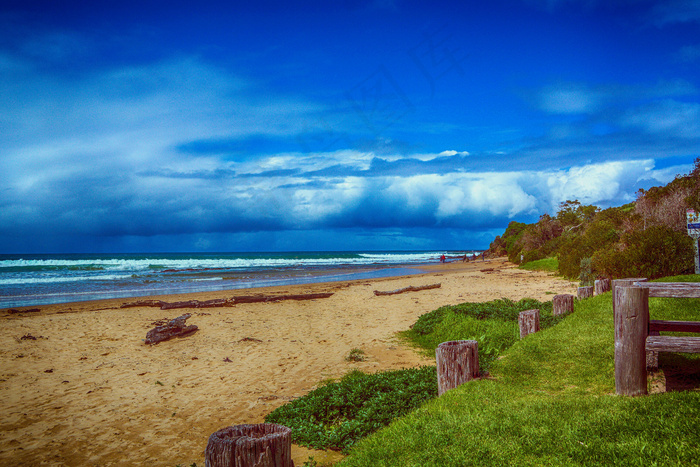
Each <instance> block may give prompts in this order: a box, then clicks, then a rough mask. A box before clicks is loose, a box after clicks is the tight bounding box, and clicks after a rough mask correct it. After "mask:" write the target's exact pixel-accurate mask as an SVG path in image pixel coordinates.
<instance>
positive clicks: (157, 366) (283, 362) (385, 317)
mask: <svg viewBox="0 0 700 467" xmlns="http://www.w3.org/2000/svg"><path fill="white" fill-rule="evenodd" d="M424 269H425V271H426V272H425V273H424V274H420V275H412V276H403V277H394V278H383V279H370V280H360V281H351V282H333V283H321V284H305V285H294V286H280V287H271V288H264V289H249V290H233V291H220V292H203V293H194V294H187V295H171V296H159V297H142V298H157V299H160V300H164V301H169V302H170V301H180V300H191V299H198V300H209V299H214V298H231V297H235V296H240V295H254V294H268V295H274V294H306V293H319V292H333V295H332V296H331V297H330V298H324V299H316V300H303V301H294V300H286V301H279V302H269V303H250V304H239V305H235V306H233V307H226V308H201V309H177V310H160V309H159V308H152V307H136V308H124V309H122V308H120V306H121V305H122V304H123V303H127V302H133V301H136V300H137V299H114V300H100V301H92V302H80V303H68V304H60V305H48V306H43V307H39V308H40V309H41V311H39V312H34V313H13V314H9V313H8V312H7V311H0V320H2V330H1V331H0V464H2V465H71V466H87V465H100V466H116V465H119V466H124V465H156V466H157V465H163V466H175V465H177V464H181V465H187V466H189V465H191V464H192V463H197V465H200V466H203V465H204V448H205V447H206V443H207V439H208V437H209V435H210V434H211V433H213V432H214V431H217V430H219V429H221V428H224V427H226V426H230V425H236V424H241V423H260V422H262V421H263V418H264V417H265V415H266V414H268V413H269V412H270V411H272V410H273V409H275V408H276V407H278V406H280V405H282V404H284V403H285V402H287V401H289V400H292V399H294V398H296V397H299V396H302V395H304V394H306V393H307V392H309V391H310V390H312V389H313V388H314V387H316V386H317V385H318V383H319V382H320V381H322V380H325V379H328V378H338V377H340V376H342V375H343V374H345V373H347V372H348V371H350V370H352V369H354V368H357V369H360V370H363V371H367V372H373V371H379V370H387V369H400V368H409V367H415V366H419V365H421V364H434V361H433V360H432V359H429V358H425V357H422V356H420V355H419V354H417V353H416V352H415V351H414V350H413V349H411V348H408V347H406V346H404V345H402V344H401V343H399V342H398V341H397V339H396V337H395V335H396V333H397V332H398V331H403V330H406V329H408V328H409V326H410V325H412V324H413V323H414V322H415V321H416V319H417V318H418V317H419V316H420V315H421V314H423V313H426V312H428V311H431V310H434V309H436V308H438V307H440V306H442V305H448V304H457V303H461V302H480V301H487V300H493V299H496V298H501V297H507V298H511V299H514V300H518V299H521V298H524V297H531V298H536V299H539V300H551V298H552V294H556V293H571V294H575V293H576V284H575V283H571V282H568V281H565V280H562V279H561V278H557V277H554V276H552V275H551V274H548V273H544V272H531V271H521V270H518V269H517V268H515V267H514V266H513V265H512V264H510V263H508V262H507V261H505V259H493V260H488V261H486V262H482V261H477V262H471V263H462V262H454V263H448V264H436V265H431V266H428V267H425V268H424ZM434 283H441V287H440V288H435V289H429V290H423V291H417V292H408V293H402V294H398V295H388V296H375V295H374V293H373V291H374V290H381V291H391V290H396V289H400V288H403V287H407V286H421V285H428V284H434ZM140 299H141V298H140ZM184 313H192V317H191V318H190V319H189V320H188V321H187V324H195V325H197V326H198V327H199V331H198V332H196V333H195V334H193V335H190V336H188V337H182V338H175V339H172V340H169V341H166V342H162V343H160V344H157V345H152V346H149V345H145V344H144V342H143V340H144V339H145V337H146V333H147V332H148V330H149V329H152V328H153V327H154V325H155V324H154V323H155V322H156V321H158V320H163V319H172V318H175V317H177V316H180V315H182V314H184ZM353 348H359V349H362V350H363V351H364V352H365V354H366V356H367V360H366V361H364V362H349V361H347V360H346V359H345V357H347V356H348V354H349V353H350V350H351V349H353ZM293 455H294V461H295V464H296V465H302V464H303V462H304V461H306V460H307V459H308V457H309V455H313V456H314V458H315V459H316V460H317V461H319V462H323V461H324V460H326V459H329V460H333V459H337V458H338V455H337V454H336V453H322V452H312V451H309V450H306V449H304V448H300V447H294V449H293Z"/></svg>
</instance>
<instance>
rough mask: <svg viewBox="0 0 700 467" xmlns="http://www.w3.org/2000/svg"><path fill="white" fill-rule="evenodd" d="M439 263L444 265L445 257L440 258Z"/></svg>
mask: <svg viewBox="0 0 700 467" xmlns="http://www.w3.org/2000/svg"><path fill="white" fill-rule="evenodd" d="M440 262H441V263H444V262H445V255H442V256H440Z"/></svg>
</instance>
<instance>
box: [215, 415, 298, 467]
mask: <svg viewBox="0 0 700 467" xmlns="http://www.w3.org/2000/svg"><path fill="white" fill-rule="evenodd" d="M204 465H205V466H206V467H294V462H292V430H291V429H289V428H287V427H286V426H283V425H277V424H274V423H260V424H257V425H236V426H230V427H227V428H224V429H222V430H219V431H217V432H215V433H213V434H212V435H211V436H209V442H208V443H207V447H206V449H205V451H204Z"/></svg>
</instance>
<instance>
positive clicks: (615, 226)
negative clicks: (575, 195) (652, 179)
mask: <svg viewBox="0 0 700 467" xmlns="http://www.w3.org/2000/svg"><path fill="white" fill-rule="evenodd" d="M687 208H695V209H697V210H699V211H700V158H698V159H696V161H695V166H694V169H693V170H692V171H691V173H690V174H688V175H684V176H677V177H676V178H675V180H673V181H672V182H671V183H669V184H668V185H666V186H663V187H653V188H650V189H649V190H646V191H645V190H640V191H639V192H638V193H637V200H636V201H635V202H634V203H630V204H626V205H624V206H620V207H613V208H609V209H605V210H601V209H599V208H598V207H596V206H590V205H588V206H587V205H583V204H581V203H580V202H579V201H577V200H574V201H565V202H564V203H562V204H561V205H560V206H559V211H558V212H557V214H556V216H555V217H552V216H550V215H548V214H544V215H542V216H541V217H540V219H539V221H537V222H536V223H534V224H523V223H521V222H515V221H514V222H511V223H510V224H509V225H508V227H507V228H506V230H505V232H504V233H503V235H502V236H498V237H496V239H495V240H494V241H493V242H492V243H491V245H490V247H489V253H490V254H494V255H507V256H508V259H509V260H510V261H512V262H514V263H518V264H523V265H524V266H527V265H528V264H529V263H533V262H538V261H541V260H543V259H547V258H556V260H557V267H558V270H559V273H560V274H562V275H563V276H565V277H567V278H570V279H579V280H580V281H581V284H582V285H591V283H592V281H593V280H595V278H597V277H607V278H622V277H640V276H642V277H648V278H658V277H664V276H668V275H675V274H683V273H690V272H692V271H693V267H694V263H693V254H694V250H693V243H692V241H693V240H692V239H691V238H690V237H689V236H688V235H687V234H686V221H685V218H686V216H685V212H686V209H687ZM538 266H539V265H533V266H529V267H533V268H537V267H538Z"/></svg>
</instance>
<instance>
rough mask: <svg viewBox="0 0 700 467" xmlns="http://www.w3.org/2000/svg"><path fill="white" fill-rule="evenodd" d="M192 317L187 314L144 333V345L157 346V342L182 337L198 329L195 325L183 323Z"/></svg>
mask: <svg viewBox="0 0 700 467" xmlns="http://www.w3.org/2000/svg"><path fill="white" fill-rule="evenodd" d="M190 316H192V315H190V314H189V313H187V314H184V315H182V316H178V317H177V318H175V319H173V320H170V321H169V322H168V324H165V325H163V326H156V327H155V328H153V329H151V330H150V331H148V332H147V333H146V341H145V342H146V344H157V343H158V342H162V341H167V340H168V339H172V338H173V337H184V336H188V335H190V334H193V333H194V332H196V331H197V329H199V328H198V327H197V326H195V325H191V326H187V325H185V321H187V319H188V318H189V317H190Z"/></svg>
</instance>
